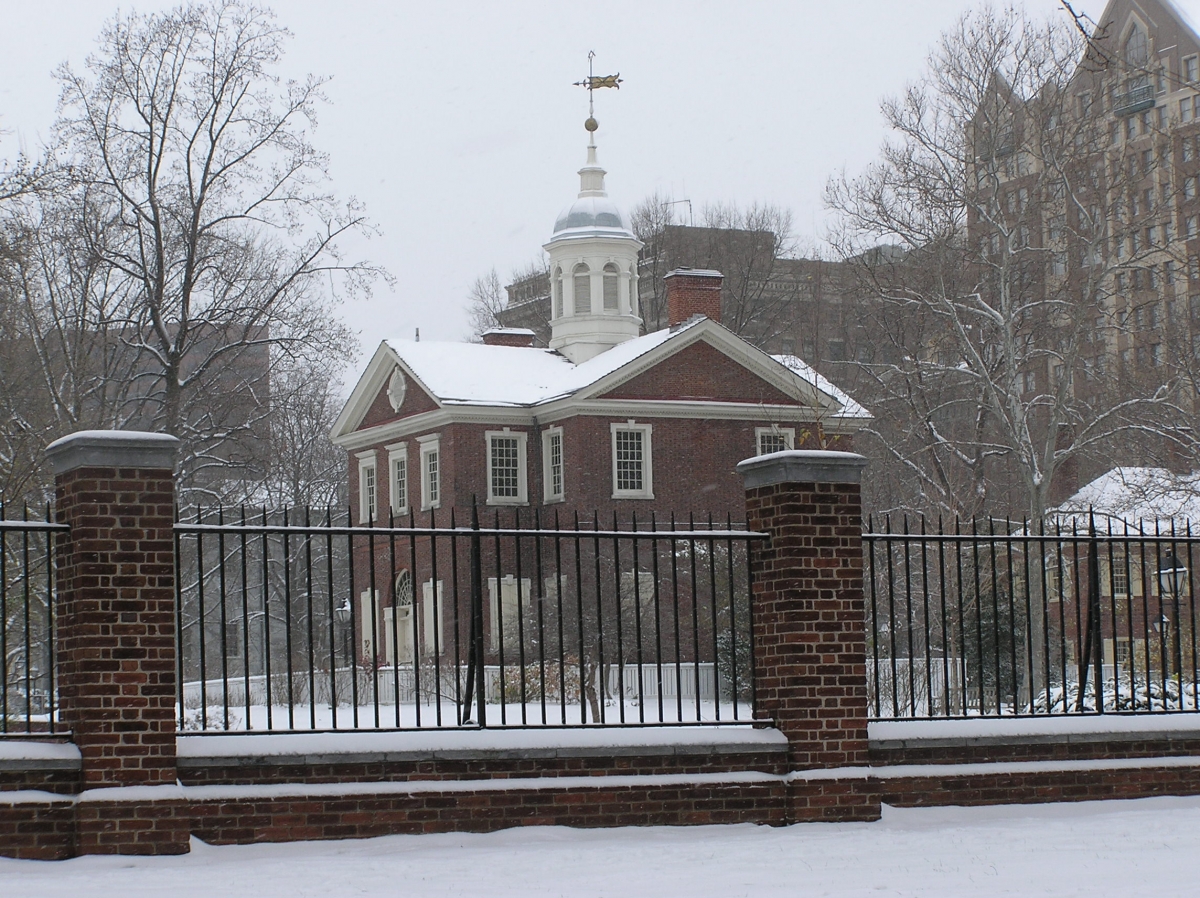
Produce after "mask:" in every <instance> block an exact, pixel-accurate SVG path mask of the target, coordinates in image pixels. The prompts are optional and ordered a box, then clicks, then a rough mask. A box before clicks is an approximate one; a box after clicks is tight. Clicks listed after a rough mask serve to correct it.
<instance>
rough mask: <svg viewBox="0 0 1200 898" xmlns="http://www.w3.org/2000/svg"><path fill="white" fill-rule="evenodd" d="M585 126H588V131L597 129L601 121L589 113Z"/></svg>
mask: <svg viewBox="0 0 1200 898" xmlns="http://www.w3.org/2000/svg"><path fill="white" fill-rule="evenodd" d="M583 127H585V128H587V129H588V131H595V130H596V129H597V128H599V127H600V123H599V122H598V121H596V120H595V119H594V118H593V117H592V116H590V115H589V116H588V119H587V121H586V122H584V123H583Z"/></svg>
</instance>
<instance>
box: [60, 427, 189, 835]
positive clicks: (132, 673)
mask: <svg viewBox="0 0 1200 898" xmlns="http://www.w3.org/2000/svg"><path fill="white" fill-rule="evenodd" d="M178 443H179V441H178V440H177V439H175V438H174V437H171V436H166V435H165V434H155V433H136V432H124V431H83V432H81V433H75V434H71V435H70V436H67V437H63V438H62V439H61V440H57V441H55V442H54V443H51V444H50V446H49V447H47V449H46V455H47V457H48V459H49V461H50V464H51V466H52V468H53V470H54V478H55V482H54V486H55V503H56V510H57V518H58V520H59V522H60V523H65V524H68V525H70V528H71V530H70V534H69V535H64V536H63V537H61V538H60V540H59V543H58V549H57V556H56V568H57V593H58V594H57V600H56V601H57V628H58V629H57V660H58V681H59V708H60V711H61V714H62V721H63V725H64V727H66V728H68V729H69V730H70V731H71V733H72V734H73V737H74V740H75V744H76V745H77V746H78V747H79V751H80V754H81V756H82V781H83V789H84V795H83V796H82V798H81V801H80V804H79V811H78V827H79V832H78V838H79V848H80V851H81V852H82V853H122V854H129V853H135V854H162V853H179V852H184V851H187V844H188V843H187V829H186V826H182V827H181V826H180V825H176V824H174V823H170V822H166V823H164V822H163V820H162V819H161V818H162V816H163V814H164V811H165V810H167V809H169V807H170V805H169V804H168V805H166V806H164V805H161V804H159V805H158V806H157V807H156V808H155V809H154V810H153V811H152V812H151V810H150V809H149V808H147V807H143V804H148V803H143V804H139V801H138V800H131V799H130V796H147V793H144V792H136V793H134V792H124V791H123V790H122V789H120V788H108V787H124V786H174V785H175V783H176V780H177V775H176V769H175V685H176V684H175V663H176V661H175V659H176V655H175V651H176V648H175V560H174V541H173V536H172V526H173V523H174V504H175V503H174V500H175V493H174V467H175V447H176V446H177V445H178ZM95 790H103V791H102V792H97V791H95ZM89 793H90V794H89ZM156 797H158V796H157V795H156ZM163 797H165V795H164V796H163ZM168 816H170V815H168Z"/></svg>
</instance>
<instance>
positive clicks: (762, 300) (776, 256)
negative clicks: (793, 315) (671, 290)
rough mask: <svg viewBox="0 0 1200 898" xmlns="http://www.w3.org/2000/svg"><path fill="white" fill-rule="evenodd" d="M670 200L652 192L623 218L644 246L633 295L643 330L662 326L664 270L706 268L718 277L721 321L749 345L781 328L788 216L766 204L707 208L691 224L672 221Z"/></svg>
mask: <svg viewBox="0 0 1200 898" xmlns="http://www.w3.org/2000/svg"><path fill="white" fill-rule="evenodd" d="M676 206H677V203H675V202H674V201H672V200H671V199H669V198H667V197H664V196H663V195H662V194H659V193H654V194H651V195H650V196H648V197H647V198H646V199H644V200H643V201H642V202H641V203H639V204H638V205H637V206H636V207H634V210H633V212H632V214H631V216H630V221H631V226H632V229H633V232H634V235H635V236H636V237H637V238H638V239H639V240H641V241H642V242H643V243H644V244H645V245H646V246H645V248H644V249H643V250H642V256H641V262H640V264H639V298H640V303H641V312H642V318H643V320H644V321H645V322H646V330H647V331H653V330H657V329H658V328H660V327H663V326H665V324H666V322H667V307H666V292H665V289H664V287H663V283H662V278H663V276H664V275H665V274H666V273H667V272H668V271H669V270H670V269H672V268H679V267H690V268H714V269H717V270H719V271H720V272H721V273H722V274H723V275H725V280H724V283H723V286H722V294H721V318H722V323H723V324H724V325H725V326H726V327H728V328H729V329H730V330H732V331H733V332H734V333H736V334H739V335H741V336H742V337H744V338H746V339H747V340H749V341H750V342H752V343H755V344H756V345H760V346H761V345H765V344H766V343H768V342H769V341H771V340H772V339H773V338H775V337H776V336H777V335H778V334H779V332H780V329H781V328H782V327H783V326H784V323H785V319H786V317H787V315H786V313H787V311H788V310H789V308H790V307H791V303H792V302H793V301H794V299H795V297H796V290H795V284H794V283H793V281H792V279H791V278H790V277H789V270H788V267H787V265H786V264H785V262H784V260H785V259H787V258H788V257H790V256H791V255H792V254H793V252H794V250H795V247H796V244H795V239H794V237H793V235H792V217H791V213H790V212H788V211H787V210H785V209H782V208H780V207H778V206H774V205H770V204H757V203H756V204H754V205H751V206H748V207H744V208H743V207H740V206H737V205H735V204H723V203H718V204H713V205H708V206H705V207H704V208H703V209H702V210H701V215H700V219H701V222H702V224H701V225H700V226H698V227H693V226H691V225H683V224H680V223H677V219H676V215H675V208H676Z"/></svg>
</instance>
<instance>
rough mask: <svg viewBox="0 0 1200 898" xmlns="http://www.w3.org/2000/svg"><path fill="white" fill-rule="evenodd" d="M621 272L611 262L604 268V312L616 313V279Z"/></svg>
mask: <svg viewBox="0 0 1200 898" xmlns="http://www.w3.org/2000/svg"><path fill="white" fill-rule="evenodd" d="M620 274H621V272H620V270H619V269H618V268H617V266H616V265H614V264H613V263H612V262H609V263H608V264H607V265H605V266H604V311H606V312H615V311H617V308H618V306H617V279H618V277H619V276H620Z"/></svg>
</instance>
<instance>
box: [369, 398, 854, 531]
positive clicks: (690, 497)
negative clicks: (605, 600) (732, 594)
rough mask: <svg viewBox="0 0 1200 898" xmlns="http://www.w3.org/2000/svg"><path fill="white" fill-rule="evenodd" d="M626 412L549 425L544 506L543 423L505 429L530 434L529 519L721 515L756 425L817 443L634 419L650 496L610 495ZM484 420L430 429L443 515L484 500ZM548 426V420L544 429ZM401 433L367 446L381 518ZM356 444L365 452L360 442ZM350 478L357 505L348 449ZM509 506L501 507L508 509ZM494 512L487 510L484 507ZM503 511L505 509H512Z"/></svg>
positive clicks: (417, 477) (416, 454) (738, 484)
mask: <svg viewBox="0 0 1200 898" xmlns="http://www.w3.org/2000/svg"><path fill="white" fill-rule="evenodd" d="M627 420H629V418H628V417H624V418H619V417H597V416H591V415H579V416H576V417H573V418H568V419H566V420H564V421H557V422H554V423H553V425H549V424H548V425H546V427H547V428H548V427H550V426H555V427H561V428H562V430H563V465H564V469H565V488H566V501H565V502H555V503H550V504H545V505H544V493H543V478H542V465H543V460H542V435H541V434H542V431H540V430H538V429H537V428H535V427H519V426H514V427H512V428H511V429H512V430H513V431H514V432H517V433H525V434H526V435H527V443H526V446H527V458H526V471H527V474H528V490H529V507H528V508H523V510H522V515H523V516H529V517H532V511H531V510H530V509H531V508H532V507H535V506H542V505H544V508H543V509H542V514H543V516H544V519H550V518H552V516H553V515H554V513H555V511H557V512H558V513H559V514H560V516H565V517H564V518H563V520H564V521H566V520H572V515H573V514H574V512H575V511H578V512H579V513H580V515H581V516H584V517H587V518H589V519H590V517H591V515H592V513H593V512H594V511H599V512H600V515H601V517H602V518H608V519H611V517H612V513H613V512H614V511H615V512H616V513H617V515H618V517H619V518H620V519H621V520H622V521H628V520H629V518H630V516H631V515H634V514H636V515H637V516H638V518H639V519H642V520H647V519H648V518H649V516H650V511H651V510H655V511H656V512H657V513H658V514H659V516H660V518H664V519H665V518H666V517H669V516H670V514H671V512H675V513H677V514H679V515H682V516H686V515H687V514H688V513H691V512H695V513H696V514H698V515H700V516H704V515H707V514H708V513H709V512H712V513H713V515H714V516H716V517H717V518H719V519H724V518H725V516H726V515H732V516H733V518H734V519H735V520H739V519H741V518H742V508H743V507H744V504H745V492H744V490H743V489H742V481H741V478H740V477H739V476H738V475H737V474H736V472H735V470H734V469H735V467H736V466H737V463H738V462H739V461H741V460H742V459H745V458H749V457H750V456H752V455H754V454H756V452H757V451H758V447H757V445H756V444H755V436H754V430H755V428H756V427H769V426H771V424H772V423H776V424H779V425H780V426H782V427H793V428H795V430H796V441H797V443H798V444H799V448H810V447H812V448H816V447H814V446H813V445H812V443H813V441H814V440H815V435H814V434H813V433H812V432H811V429H808V428H806V425H805V424H804V423H802V422H799V421H789V422H772V421H770V420H766V419H763V420H759V421H753V420H751V421H730V420H702V419H694V418H649V417H636V416H634V420H635V421H636V422H637V423H638V424H651V425H652V426H653V434H652V436H651V447H652V455H653V482H654V499H653V500H647V499H613V498H612V487H613V483H612V431H611V425H612V424H614V423H616V424H623V423H625V421H627ZM502 429H503V428H502V427H501V426H497V425H490V424H450V425H447V426H446V427H442V428H440V429H439V430H436V431H429V432H430V433H437V434H439V436H440V439H439V445H440V452H441V464H442V506H441V507H442V509H443V511H442V512H439V514H438V519H439V520H442V519H443V515H444V516H445V520H446V521H447V522H448V521H449V509H450V508H451V507H452V506H453V507H455V508H456V509H457V515H458V519H459V520H467V519H468V518H467V517H464V515H469V510H470V507H471V499H472V496H474V497H477V499H478V502H479V505H480V508H481V511H482V510H483V509H484V508H485V506H486V502H487V442H486V439H485V437H484V434H485V433H486V432H487V431H492V430H502ZM543 429H545V428H543ZM421 435H422V434H414V435H412V436H408V437H405V438H404V442H406V443H407V458H408V495H409V503H410V505H412V506H413V507H414V508H416V509H417V510H418V518H419V519H420V520H421V522H422V523H423V524H424V523H427V522H428V513H422V512H420V511H419V509H420V503H421V487H420V484H421V468H420V444H419V443H418V442H417V437H418V436H421ZM394 442H400V440H388V441H387V442H386V443H382V442H381V443H379V444H378V445H377V446H375V447H373V448H374V450H375V472H376V490H377V491H378V494H379V496H380V503H381V509H382V510H381V514H380V519H381V520H383V521H386V520H387V507H386V506H387V501H388V497H389V496H390V495H391V492H390V491H391V485H390V480H389V478H390V471H389V470H388V461H387V455H388V454H387V451H386V450H385V449H384V448H383V447H384V445H387V444H391V443H394ZM850 445H851V440H850V438H849V437H843V438H841V439H839V440H836V441H834V443H833V444H832V446H831V447H832V448H836V449H840V450H846V449H848V447H849V446H850ZM360 451H361V450H360ZM347 474H348V478H349V482H350V507H351V508H352V509H354V513H355V515H357V513H358V458H357V456H355V455H353V454H351V455H350V457H349V463H348V467H347ZM509 508H511V507H510V506H502V509H509ZM492 513H493V512H492V510H491V509H490V508H489V509H488V510H487V511H486V514H487V515H489V516H490V515H491V514H492ZM510 513H511V512H510V511H508V510H504V511H502V514H504V515H508V514H510Z"/></svg>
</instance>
